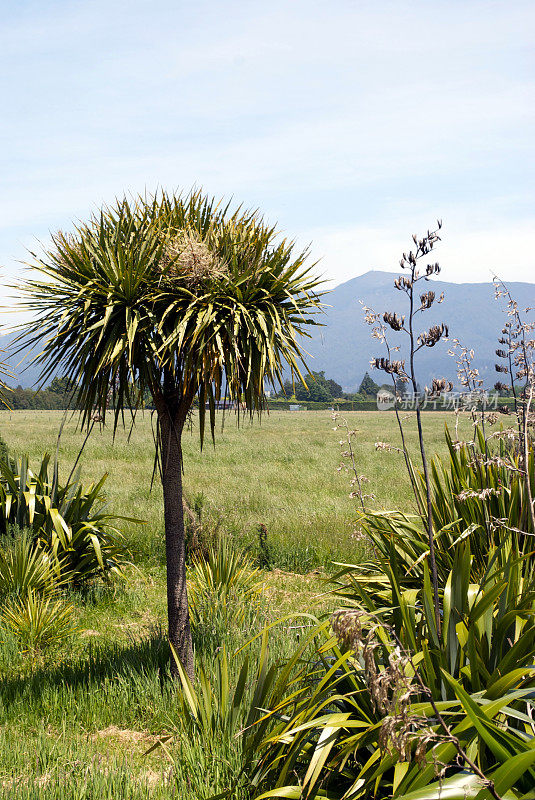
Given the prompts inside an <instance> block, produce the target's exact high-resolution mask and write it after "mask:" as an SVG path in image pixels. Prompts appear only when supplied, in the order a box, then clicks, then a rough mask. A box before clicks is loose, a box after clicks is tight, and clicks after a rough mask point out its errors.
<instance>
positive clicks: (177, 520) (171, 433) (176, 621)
mask: <svg viewBox="0 0 535 800" xmlns="http://www.w3.org/2000/svg"><path fill="white" fill-rule="evenodd" d="M158 420H159V430H160V448H161V449H160V456H161V463H162V488H163V502H164V519H165V555H166V562H167V618H168V623H169V642H170V643H171V645H172V646H173V648H174V650H175V652H176V654H177V656H178V657H179V659H180V662H181V664H182V666H183V667H184V669H185V670H186V672H187V674H188V675H189V677H190V678H191V679H192V680H193V645H192V641H191V628H190V621H189V609H188V591H187V587H186V541H185V531H184V512H183V506H182V447H181V437H182V427H183V422H180V421H178V420H176V417H175V419H173V418H172V416H171V413H170V410H169V409H166V410H165V411H164V412H163V413H160V412H158ZM171 673H172V674H173V675H175V676H176V675H177V674H178V670H177V667H176V663H175V659H174V658H171Z"/></svg>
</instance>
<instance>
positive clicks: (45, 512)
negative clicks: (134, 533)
mask: <svg viewBox="0 0 535 800" xmlns="http://www.w3.org/2000/svg"><path fill="white" fill-rule="evenodd" d="M49 462H50V456H49V455H48V454H45V456H44V457H43V459H42V462H41V465H40V467H39V471H38V472H37V473H33V472H32V470H31V469H30V467H29V463H28V458H27V456H22V458H21V459H20V460H18V461H15V460H13V459H8V460H7V461H0V533H3V534H8V533H9V529H10V526H13V525H15V526H18V527H21V528H22V527H24V528H27V529H28V530H29V531H31V534H32V537H33V540H34V542H36V543H38V544H39V548H40V549H41V550H43V552H45V553H46V554H48V555H49V557H51V558H53V559H54V561H55V566H56V568H57V570H58V572H59V574H60V575H61V578H62V579H63V580H66V581H68V582H69V583H70V584H71V585H72V586H74V587H76V586H80V585H82V584H85V583H87V582H88V581H89V580H91V579H93V578H95V577H100V578H103V579H104V580H107V579H109V578H110V576H112V575H121V574H122V565H123V564H124V563H125V555H126V547H125V544H124V541H123V537H122V536H121V534H120V533H119V531H118V530H117V528H115V527H114V525H113V522H115V520H117V519H126V518H124V517H122V518H121V517H114V516H112V515H110V514H107V513H105V501H104V498H103V496H102V495H101V490H102V487H103V485H104V482H105V480H106V477H107V475H104V476H103V477H102V478H101V479H100V481H99V482H98V483H96V484H94V483H92V484H89V485H88V486H84V485H82V483H81V482H80V480H79V478H78V476H77V475H75V476H74V477H72V479H69V481H68V482H67V483H66V484H64V485H62V484H60V483H59V479H58V470H57V466H56V468H55V469H54V470H53V471H52V474H51V475H50V474H49Z"/></svg>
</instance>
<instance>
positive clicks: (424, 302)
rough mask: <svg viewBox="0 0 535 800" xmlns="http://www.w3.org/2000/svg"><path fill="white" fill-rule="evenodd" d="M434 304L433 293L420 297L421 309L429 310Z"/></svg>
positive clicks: (426, 293)
mask: <svg viewBox="0 0 535 800" xmlns="http://www.w3.org/2000/svg"><path fill="white" fill-rule="evenodd" d="M434 302H435V293H434V292H431V291H429V292H425V293H424V294H422V295H420V303H421V307H422V308H431V306H432V305H433V303H434Z"/></svg>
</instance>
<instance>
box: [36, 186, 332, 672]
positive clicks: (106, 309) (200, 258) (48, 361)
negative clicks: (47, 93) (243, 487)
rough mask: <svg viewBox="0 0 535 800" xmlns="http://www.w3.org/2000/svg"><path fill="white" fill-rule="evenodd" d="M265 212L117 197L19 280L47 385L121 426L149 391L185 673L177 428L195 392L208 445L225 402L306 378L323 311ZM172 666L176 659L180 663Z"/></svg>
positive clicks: (255, 407)
mask: <svg viewBox="0 0 535 800" xmlns="http://www.w3.org/2000/svg"><path fill="white" fill-rule="evenodd" d="M306 258H307V253H306V252H305V253H298V252H296V251H295V247H294V245H293V243H291V242H288V241H287V240H285V239H281V238H280V237H279V236H278V234H277V231H276V230H275V228H274V227H272V226H270V225H268V224H266V223H265V222H264V221H263V219H262V218H261V216H260V215H259V214H258V213H257V212H254V211H253V212H251V211H244V210H243V209H241V208H238V209H237V210H235V211H231V210H230V208H229V206H228V205H227V206H223V205H221V204H220V203H218V202H216V201H215V200H214V199H213V198H210V197H208V196H206V195H203V194H202V193H201V192H197V191H195V192H191V193H189V194H185V195H178V196H175V195H168V194H166V193H164V192H161V193H159V194H158V195H156V196H154V197H138V198H136V199H133V200H128V199H124V200H120V201H118V202H116V203H115V204H114V205H113V206H107V207H104V208H103V209H102V211H101V212H100V213H98V214H95V215H94V216H93V217H92V218H91V219H90V220H89V222H87V223H84V224H80V225H78V226H77V227H75V228H74V231H73V233H71V234H65V233H61V232H60V233H58V234H56V235H55V236H54V237H53V240H52V246H51V247H50V248H49V249H48V251H47V252H46V253H45V255H44V256H40V257H37V256H35V257H34V262H33V267H34V268H35V269H36V270H37V271H38V272H39V273H40V277H38V278H30V279H29V280H27V281H26V282H25V283H24V284H23V286H22V287H21V288H22V292H23V293H24V294H25V296H26V309H27V310H29V311H31V312H32V313H33V314H34V315H35V316H34V321H33V322H31V323H29V324H28V325H27V326H26V328H25V332H24V334H23V336H22V342H24V343H25V344H28V343H29V344H32V343H33V344H37V343H39V346H40V348H41V351H42V352H41V353H40V355H39V356H37V359H36V361H37V362H38V363H39V364H40V365H41V368H42V371H41V378H40V380H41V383H43V382H45V381H46V380H47V378H49V377H50V376H52V375H53V374H55V373H56V372H58V371H61V373H62V374H63V375H65V376H66V377H67V378H68V379H69V380H70V381H72V382H73V384H74V385H75V386H76V389H75V391H74V397H73V402H74V405H75V407H76V408H79V409H80V410H81V419H82V424H83V425H85V426H89V425H90V423H91V419H92V417H93V416H94V415H95V414H97V415H98V417H99V419H101V420H102V422H103V423H105V421H106V420H107V418H108V416H109V415H110V414H111V416H112V418H113V425H114V427H115V428H116V427H117V426H118V425H119V423H120V422H121V421H122V420H123V418H124V415H125V413H127V414H130V413H131V414H132V415H134V414H135V410H136V409H137V408H138V407H139V406H140V404H141V402H142V398H143V396H144V395H145V394H146V393H148V394H149V395H150V396H151V398H152V403H153V405H154V408H155V409H156V416H157V426H156V437H155V438H156V458H157V463H158V466H159V470H160V477H161V482H162V488H163V499H164V517H165V540H166V559H167V601H168V622H169V639H170V641H171V643H172V645H173V647H174V649H175V651H176V653H177V654H178V657H179V659H180V661H181V662H182V663H183V664H184V666H185V669H186V671H187V672H188V674H189V675H190V676H192V675H193V651H192V641H191V631H190V622H189V615H188V598H187V589H186V570H185V566H186V553H185V537H184V518H183V507H182V470H183V463H182V448H181V437H182V431H183V429H184V425H185V423H186V420H187V418H188V416H189V414H190V412H191V410H192V407H193V403H194V400H197V401H198V407H199V432H200V438H201V446H202V441H203V435H204V429H205V421H206V418H208V420H209V425H210V430H211V433H212V437H213V436H214V434H215V419H216V402H217V401H219V400H221V399H222V398H228V399H229V400H231V401H235V402H237V403H238V404H242V405H243V407H245V408H246V409H247V411H248V412H249V414H251V415H252V414H253V413H255V412H258V413H260V412H261V410H262V408H263V406H264V403H265V386H266V384H281V383H282V378H283V371H284V370H285V369H289V370H290V371H291V372H292V373H294V372H296V373H298V374H299V375H300V372H299V368H300V364H302V346H301V344H300V341H299V336H300V335H306V330H307V327H308V325H310V324H313V323H315V322H316V319H315V314H316V313H318V312H319V311H320V296H319V293H318V284H319V281H318V279H317V278H316V277H314V276H313V274H312V268H311V267H309V266H307V265H306V264H305V261H306ZM173 669H174V670H175V673H176V665H175V662H173Z"/></svg>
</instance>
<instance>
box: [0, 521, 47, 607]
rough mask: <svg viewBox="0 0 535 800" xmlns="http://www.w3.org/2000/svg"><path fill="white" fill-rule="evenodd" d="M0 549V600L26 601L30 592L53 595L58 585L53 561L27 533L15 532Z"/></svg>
mask: <svg viewBox="0 0 535 800" xmlns="http://www.w3.org/2000/svg"><path fill="white" fill-rule="evenodd" d="M12 533H13V538H11V539H7V540H4V542H3V544H2V547H0V597H4V598H5V597H6V596H7V597H9V596H14V595H16V596H19V597H26V596H27V595H28V593H29V592H30V591H32V592H37V593H39V594H42V595H51V594H53V593H54V592H55V591H56V590H57V589H58V587H59V585H60V583H61V582H60V579H59V577H58V572H57V569H56V562H55V560H53V559H51V558H50V556H49V555H48V554H47V553H45V552H44V551H43V550H41V549H40V548H39V547H38V546H36V545H35V543H34V542H33V540H32V538H31V536H30V534H28V532H27V531H14V532H12Z"/></svg>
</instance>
